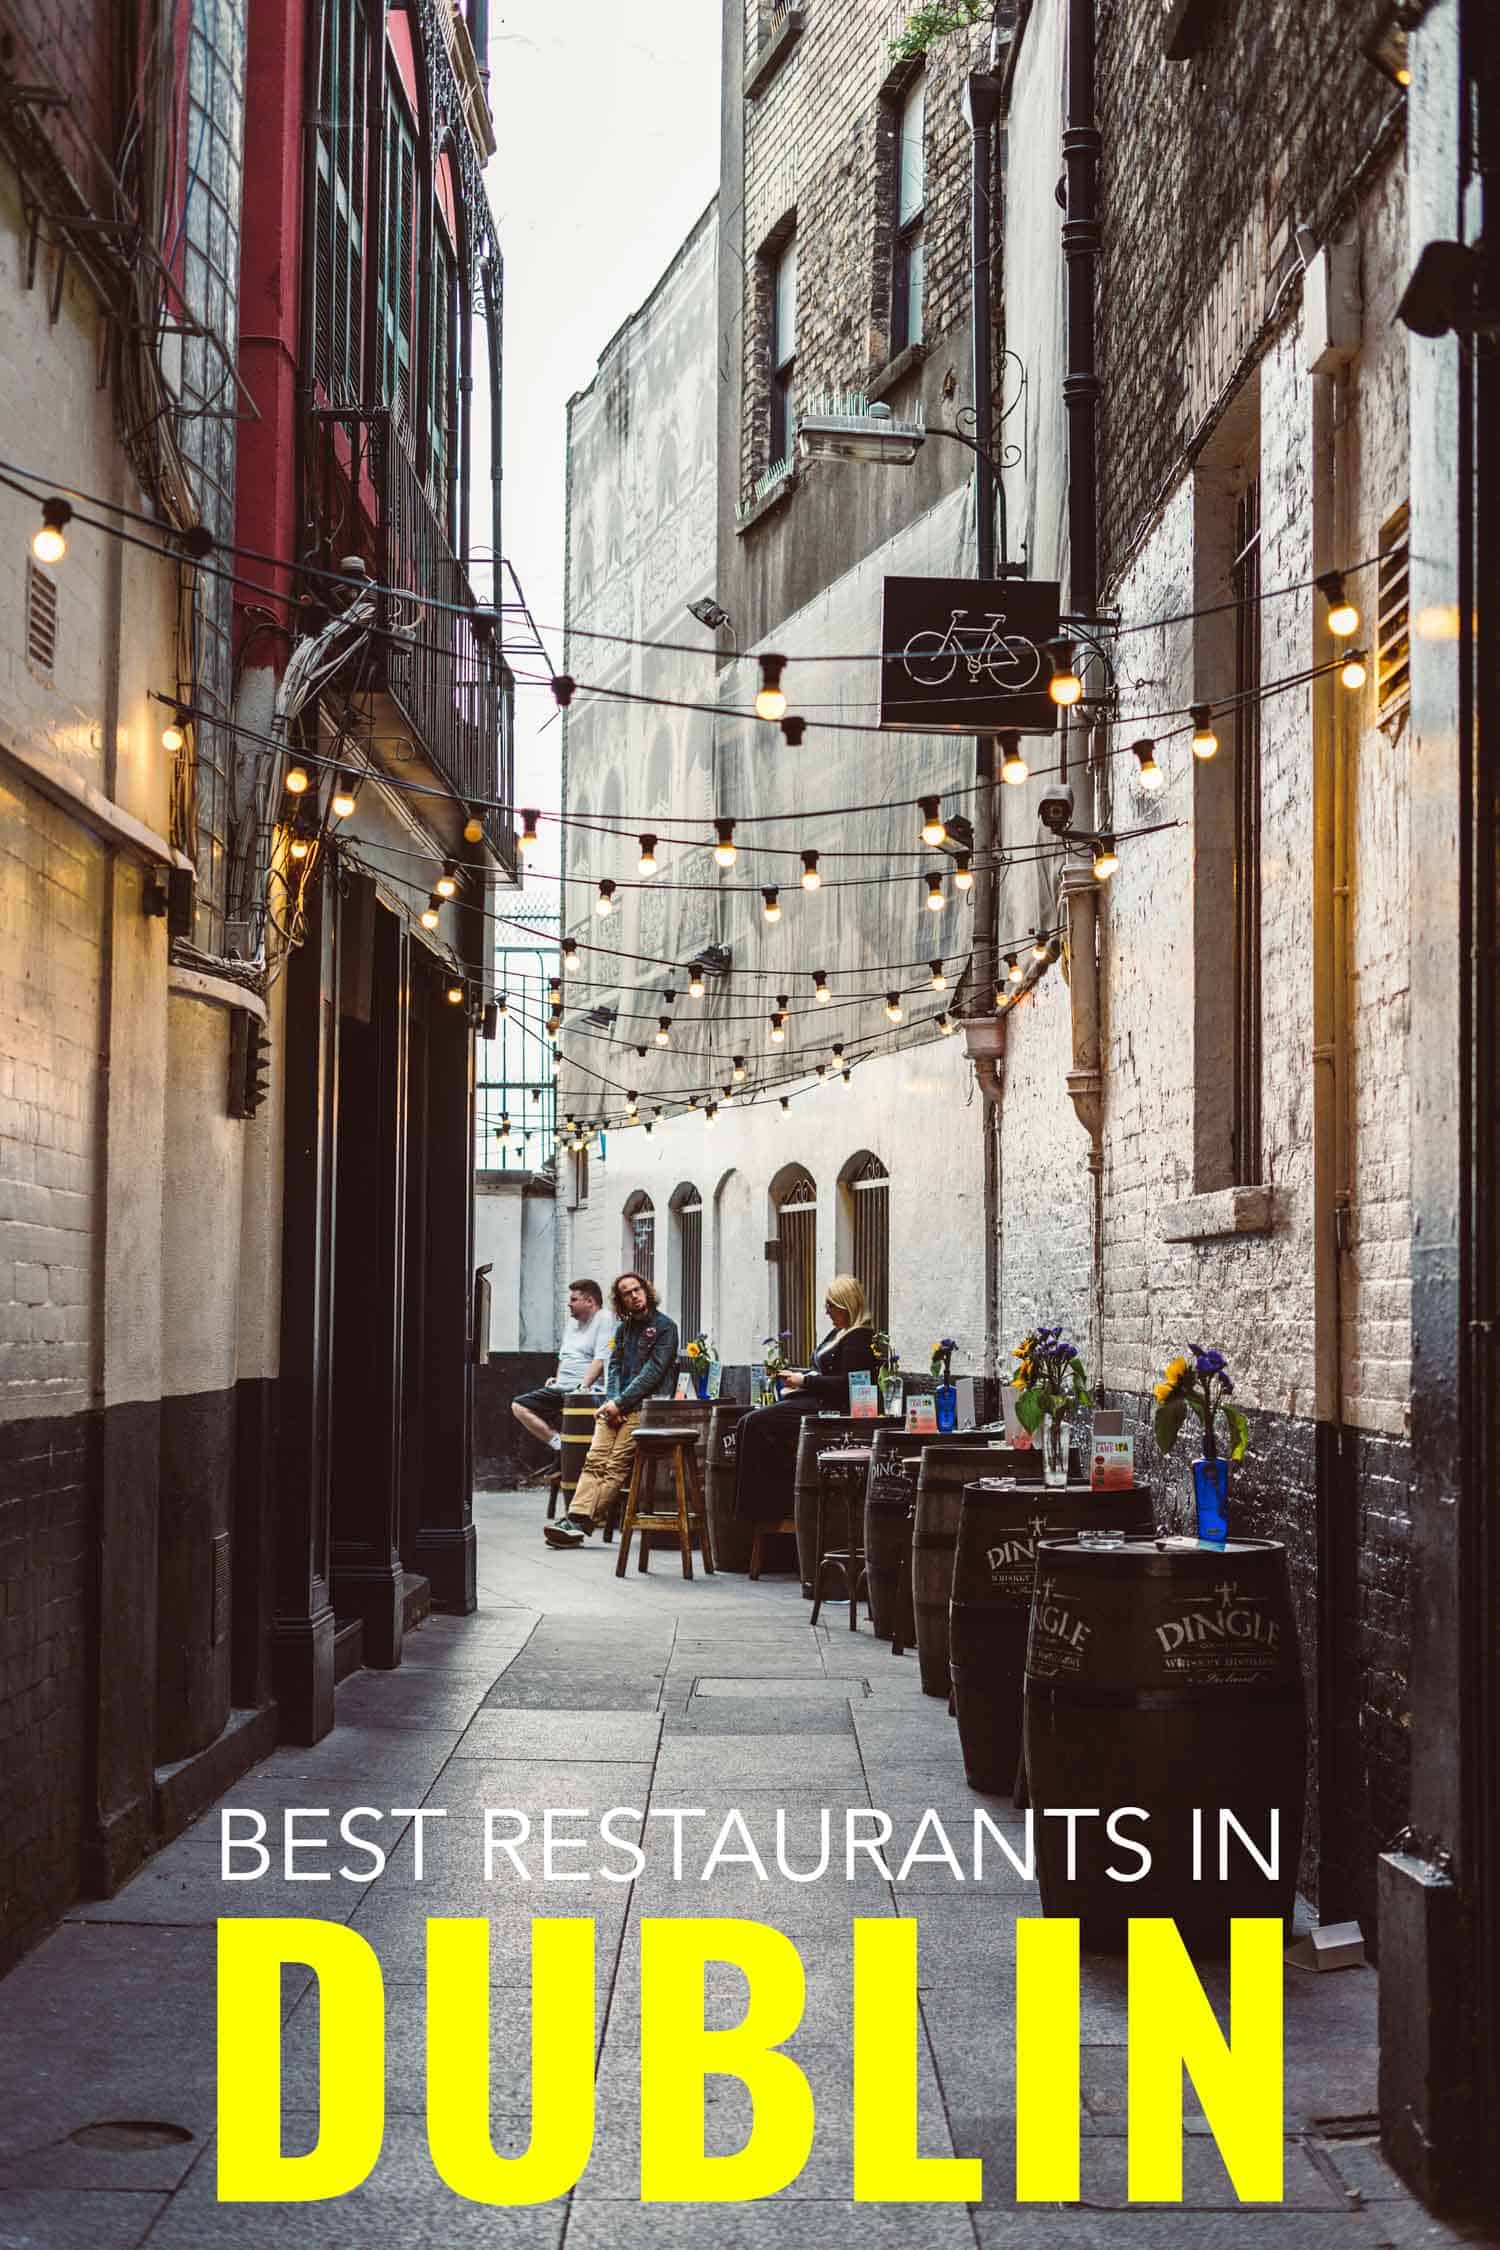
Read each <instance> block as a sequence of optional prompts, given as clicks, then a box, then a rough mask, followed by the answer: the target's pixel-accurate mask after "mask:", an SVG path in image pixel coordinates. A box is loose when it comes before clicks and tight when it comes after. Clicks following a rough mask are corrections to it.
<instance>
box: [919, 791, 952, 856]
mask: <svg viewBox="0 0 1500 2250" xmlns="http://www.w3.org/2000/svg"><path fill="white" fill-rule="evenodd" d="M917 804H918V807H919V808H920V811H921V814H922V841H923V843H924V844H932V845H934V846H936V845H938V844H942V843H946V842H947V838H948V828H947V823H946V822H945V821H944V819H943V814H942V800H941V799H940V798H938V797H919V798H918V799H917Z"/></svg>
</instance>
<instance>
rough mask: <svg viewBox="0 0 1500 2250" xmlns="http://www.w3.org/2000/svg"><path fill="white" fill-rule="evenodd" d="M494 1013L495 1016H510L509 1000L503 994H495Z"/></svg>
mask: <svg viewBox="0 0 1500 2250" xmlns="http://www.w3.org/2000/svg"><path fill="white" fill-rule="evenodd" d="M495 1013H496V1015H497V1016H508V1015H509V1014H510V1000H509V998H508V997H507V995H506V994H505V993H503V992H497V993H496V995H495Z"/></svg>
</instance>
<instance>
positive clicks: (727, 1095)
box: [719, 1086, 734, 1109]
mask: <svg viewBox="0 0 1500 2250" xmlns="http://www.w3.org/2000/svg"><path fill="white" fill-rule="evenodd" d="M733 1103H734V1088H733V1087H732V1086H721V1087H720V1088H719V1105H720V1107H721V1108H723V1109H729V1108H731V1107H732V1106H733Z"/></svg>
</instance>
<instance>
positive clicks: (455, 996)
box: [448, 984, 464, 1008]
mask: <svg viewBox="0 0 1500 2250" xmlns="http://www.w3.org/2000/svg"><path fill="white" fill-rule="evenodd" d="M463 1001H464V988H463V986H462V985H461V984H450V985H449V987H448V1004H449V1006H450V1007H453V1008H461V1007H462V1006H463Z"/></svg>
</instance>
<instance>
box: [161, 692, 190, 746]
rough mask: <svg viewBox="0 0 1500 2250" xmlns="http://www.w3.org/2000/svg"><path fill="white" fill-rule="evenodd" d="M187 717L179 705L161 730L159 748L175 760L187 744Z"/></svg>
mask: <svg viewBox="0 0 1500 2250" xmlns="http://www.w3.org/2000/svg"><path fill="white" fill-rule="evenodd" d="M187 723H188V715H187V713H186V711H184V710H183V708H182V706H181V705H180V704H179V705H178V707H177V709H176V710H175V711H174V712H173V713H172V716H171V718H170V719H168V721H167V723H166V725H165V726H164V727H163V728H162V730H161V746H162V748H163V750H166V751H169V752H170V753H171V755H172V756H173V757H174V758H175V756H176V755H177V753H178V751H179V750H181V749H183V748H185V747H186V744H187Z"/></svg>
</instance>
